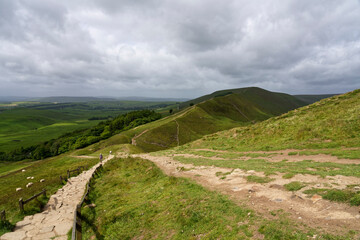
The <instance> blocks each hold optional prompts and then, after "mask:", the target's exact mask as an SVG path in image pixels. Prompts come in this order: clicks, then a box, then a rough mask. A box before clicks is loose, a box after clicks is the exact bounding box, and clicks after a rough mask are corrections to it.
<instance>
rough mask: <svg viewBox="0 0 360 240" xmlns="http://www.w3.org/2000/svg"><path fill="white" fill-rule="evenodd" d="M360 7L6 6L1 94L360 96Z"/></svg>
mask: <svg viewBox="0 0 360 240" xmlns="http://www.w3.org/2000/svg"><path fill="white" fill-rule="evenodd" d="M358 26H360V3H359V1H355V0H345V1H342V2H339V1H335V0H330V1H329V0H327V1H316V2H314V1H310V0H307V1H285V2H284V1H280V0H275V1H265V0H256V1H251V2H249V1H235V0H225V1H215V0H207V1H205V0H197V1H194V0H186V1H170V0H151V1H148V0H146V1H145V0H144V1H130V0H123V1H115V0H105V1H100V0H92V1H85V0H80V1H70V0H65V1H60V2H59V1H55V0H49V1H45V2H44V1H40V0H29V1H27V0H14V1H6V0H0V84H1V85H2V88H1V89H0V94H2V95H3V94H7V95H8V94H9V92H11V93H12V94H13V95H39V94H40V95H49V94H51V95H71V94H81V95H102V96H103V95H106V94H108V95H146V96H159V95H161V96H164V97H169V96H173V97H182V96H184V97H196V96H198V95H201V94H205V93H207V92H210V91H215V90H218V89H225V88H234V87H246V86H259V87H263V88H267V89H269V90H275V91H283V92H289V93H306V92H309V93H314V92H315V91H316V92H318V93H330V92H339V91H343V92H344V91H349V90H353V89H354V88H360V81H359V78H358V76H360V57H359V56H360V29H359V28H358Z"/></svg>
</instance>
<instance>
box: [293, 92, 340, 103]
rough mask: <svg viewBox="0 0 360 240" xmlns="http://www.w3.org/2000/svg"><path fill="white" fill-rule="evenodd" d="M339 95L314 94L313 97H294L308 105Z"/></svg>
mask: <svg viewBox="0 0 360 240" xmlns="http://www.w3.org/2000/svg"><path fill="white" fill-rule="evenodd" d="M335 95H337V94H315V95H314V94H312V95H293V96H294V97H296V98H297V99H300V100H301V101H303V102H306V103H307V104H312V103H314V102H317V101H320V100H321V99H324V98H329V97H332V96H335Z"/></svg>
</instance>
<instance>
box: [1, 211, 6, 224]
mask: <svg viewBox="0 0 360 240" xmlns="http://www.w3.org/2000/svg"><path fill="white" fill-rule="evenodd" d="M0 221H1V222H5V221H6V213H5V210H2V211H1V212H0Z"/></svg>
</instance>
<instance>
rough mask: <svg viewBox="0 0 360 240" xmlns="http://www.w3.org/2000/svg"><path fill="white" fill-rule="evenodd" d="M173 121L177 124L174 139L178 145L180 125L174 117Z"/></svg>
mask: <svg viewBox="0 0 360 240" xmlns="http://www.w3.org/2000/svg"><path fill="white" fill-rule="evenodd" d="M175 122H176V125H177V128H176V141H177V145H178V146H180V140H179V133H180V125H179V123H178V122H177V121H176V119H175Z"/></svg>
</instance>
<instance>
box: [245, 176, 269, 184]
mask: <svg viewBox="0 0 360 240" xmlns="http://www.w3.org/2000/svg"><path fill="white" fill-rule="evenodd" d="M246 180H247V181H248V182H256V183H268V182H271V181H273V180H274V179H273V178H269V177H259V176H254V175H250V176H247V177H246Z"/></svg>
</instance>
